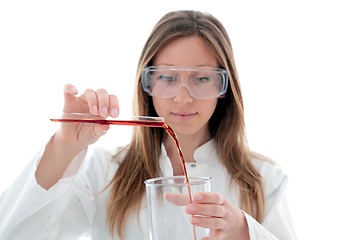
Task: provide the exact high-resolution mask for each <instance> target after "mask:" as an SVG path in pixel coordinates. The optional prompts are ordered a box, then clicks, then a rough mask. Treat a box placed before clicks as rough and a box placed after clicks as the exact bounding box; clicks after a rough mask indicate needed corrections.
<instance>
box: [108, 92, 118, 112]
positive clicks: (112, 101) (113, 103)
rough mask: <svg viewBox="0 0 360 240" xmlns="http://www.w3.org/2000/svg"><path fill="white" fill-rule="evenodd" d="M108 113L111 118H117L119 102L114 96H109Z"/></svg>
mask: <svg viewBox="0 0 360 240" xmlns="http://www.w3.org/2000/svg"><path fill="white" fill-rule="evenodd" d="M109 111H110V116H111V117H117V116H119V100H118V98H117V97H116V96H115V95H109Z"/></svg>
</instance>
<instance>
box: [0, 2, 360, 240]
mask: <svg viewBox="0 0 360 240" xmlns="http://www.w3.org/2000/svg"><path fill="white" fill-rule="evenodd" d="M178 2H181V3H178ZM356 2H357V1H346V0H342V1H340V0H339V1H331V0H329V1H325V0H324V1H320V0H305V1H280V0H274V1H225V0H222V1H209V0H205V1H199V0H198V1H194V0H193V1H190V0H189V1H170V0H169V1H160V0H158V1H155V0H152V1H129V2H128V3H125V2H124V1H76V0H72V1H49V0H46V1H45V0H44V1H38V0H36V1H16V0H15V1H1V2H0V80H1V81H0V84H1V88H0V89H1V90H0V102H1V110H0V121H1V125H0V127H1V134H0V139H1V158H0V192H2V191H3V190H5V188H6V187H7V186H8V185H10V184H11V182H12V181H13V180H14V178H15V177H16V175H17V174H19V172H20V171H21V169H22V167H23V166H24V165H25V164H26V163H27V162H28V161H29V160H30V158H31V157H32V156H33V155H34V154H35V153H36V152H37V151H38V150H39V148H40V147H42V146H43V145H44V144H45V143H46V141H47V139H48V137H49V136H50V135H51V134H52V133H53V132H54V131H55V129H56V128H57V124H56V123H52V122H50V121H49V118H50V117H53V116H54V115H56V114H59V113H60V112H61V110H62V100H63V99H62V86H63V84H64V83H68V82H70V83H73V84H75V85H76V86H77V87H78V89H79V91H80V92H82V91H84V90H85V89H86V88H99V87H104V88H106V89H108V90H109V91H110V92H111V93H114V94H117V95H118V97H119V98H120V102H121V114H123V115H128V114H131V110H130V109H131V98H132V91H133V82H134V77H135V69H136V65H137V60H138V57H139V54H140V51H141V49H142V46H143V44H144V42H145V40H146V38H147V36H148V34H149V32H150V31H151V28H152V27H153V25H154V24H155V23H156V21H157V20H158V19H159V18H160V17H161V16H162V15H163V14H164V13H166V12H167V11H168V10H176V9H196V10H202V11H208V12H210V13H212V14H214V15H215V16H216V17H218V18H219V19H220V20H221V21H222V22H223V24H224V25H225V27H226V28H227V29H228V32H229V34H230V37H231V39H232V43H233V48H234V51H235V55H236V59H237V62H236V63H237V66H238V70H239V74H240V77H241V84H242V90H243V94H244V102H245V114H246V115H245V117H246V124H247V135H248V140H249V145H250V147H251V148H252V149H254V150H256V151H258V152H261V153H263V154H265V155H268V156H269V157H271V158H273V159H274V160H276V161H277V162H278V163H279V164H280V165H281V166H282V167H283V169H284V171H286V173H287V174H288V175H289V185H288V200H289V205H290V208H291V211H292V215H293V220H294V224H295V227H296V229H297V232H298V236H299V239H307V240H308V239H354V238H356V237H357V236H358V235H359V234H358V231H357V229H358V228H359V226H358V224H359V221H358V218H359V214H360V211H359V210H360V207H359V202H360V197H359V190H358V189H359V186H358V184H359V182H360V178H359V171H358V166H359V163H358V162H359V161H360V153H359V149H360V148H359V135H360V127H359V123H360V117H359V115H360V114H359V111H360V110H359V103H360V94H359V89H360V87H359V86H358V83H359V81H360V73H359V72H360V70H359V69H360V47H359V45H360V44H359V43H360V37H359V34H360V14H359V12H360V8H359V7H358V6H357V5H356ZM235 3H236V5H235ZM129 128H130V127H119V126H114V127H112V129H111V131H110V132H109V133H108V135H107V136H105V137H104V139H102V140H101V141H100V142H99V143H98V144H103V145H105V146H106V147H111V146H115V145H117V144H121V143H123V142H126V141H127V139H128V137H129V136H130V131H131V130H129ZM0 224H1V223H0Z"/></svg>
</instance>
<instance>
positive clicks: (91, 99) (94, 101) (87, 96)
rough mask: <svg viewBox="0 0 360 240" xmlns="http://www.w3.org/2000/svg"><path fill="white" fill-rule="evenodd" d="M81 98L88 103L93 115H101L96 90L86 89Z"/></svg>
mask: <svg viewBox="0 0 360 240" xmlns="http://www.w3.org/2000/svg"><path fill="white" fill-rule="evenodd" d="M80 98H81V99H82V101H84V102H86V103H87V105H88V108H89V112H90V113H91V114H94V115H99V107H98V98H97V96H96V93H95V91H94V90H92V89H86V90H85V92H84V93H83V94H82V95H81V96H80Z"/></svg>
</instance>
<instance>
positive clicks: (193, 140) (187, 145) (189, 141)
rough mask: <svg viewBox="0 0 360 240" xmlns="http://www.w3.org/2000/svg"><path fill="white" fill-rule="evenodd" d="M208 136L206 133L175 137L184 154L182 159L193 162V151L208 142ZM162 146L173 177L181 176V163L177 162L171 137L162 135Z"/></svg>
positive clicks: (177, 157)
mask: <svg viewBox="0 0 360 240" xmlns="http://www.w3.org/2000/svg"><path fill="white" fill-rule="evenodd" d="M210 138H211V137H210V134H209V133H208V132H206V133H202V134H200V133H198V134H193V135H177V139H178V141H179V145H180V148H181V150H182V152H183V154H184V159H185V161H186V162H195V160H194V152H195V150H196V149H197V148H198V147H200V146H201V145H203V144H204V143H206V142H208V141H209V140H210ZM164 145H165V149H166V152H167V154H168V157H169V158H170V161H171V163H172V166H173V171H174V175H183V170H182V166H181V162H180V160H179V154H178V150H177V147H176V144H175V142H174V141H173V139H172V137H170V136H169V135H167V134H165V135H164Z"/></svg>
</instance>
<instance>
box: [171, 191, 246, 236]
mask: <svg viewBox="0 0 360 240" xmlns="http://www.w3.org/2000/svg"><path fill="white" fill-rule="evenodd" d="M183 197H184V195H182V196H181V195H180V194H168V195H167V196H166V199H167V200H168V201H169V202H172V203H174V204H175V205H179V206H184V205H186V208H185V209H186V213H187V214H189V215H191V223H192V224H193V225H195V226H199V227H204V228H208V229H210V235H209V236H208V237H205V238H202V240H215V239H216V240H220V239H221V240H225V239H229V240H234V239H241V240H243V239H244V240H247V239H250V236H249V229H248V225H247V221H246V218H245V216H244V213H243V212H242V211H241V210H240V209H239V208H238V207H237V206H235V205H233V204H232V203H230V202H229V201H228V200H227V199H226V198H225V197H224V196H223V195H221V194H219V193H215V192H201V193H196V194H194V195H193V199H192V203H188V201H184V198H183Z"/></svg>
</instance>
